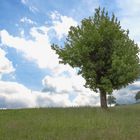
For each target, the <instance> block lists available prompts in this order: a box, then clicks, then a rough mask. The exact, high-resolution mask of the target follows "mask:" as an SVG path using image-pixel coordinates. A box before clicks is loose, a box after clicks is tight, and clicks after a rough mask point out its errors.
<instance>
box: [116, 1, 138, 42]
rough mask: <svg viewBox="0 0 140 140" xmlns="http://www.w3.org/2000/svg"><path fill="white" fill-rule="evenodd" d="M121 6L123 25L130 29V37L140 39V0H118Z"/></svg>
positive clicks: (119, 11) (120, 14)
mask: <svg viewBox="0 0 140 140" xmlns="http://www.w3.org/2000/svg"><path fill="white" fill-rule="evenodd" d="M116 2H117V6H118V8H119V10H118V12H117V13H118V15H119V17H120V20H121V25H122V26H123V28H125V29H129V30H130V37H131V38H132V39H134V40H135V41H136V42H138V41H140V34H139V32H140V28H139V22H140V16H139V14H140V8H139V7H140V1H139V0H133V1H131V0H125V1H121V0H116Z"/></svg>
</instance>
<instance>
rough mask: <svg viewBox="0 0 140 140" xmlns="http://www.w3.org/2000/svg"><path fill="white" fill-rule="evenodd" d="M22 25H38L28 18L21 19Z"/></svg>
mask: <svg viewBox="0 0 140 140" xmlns="http://www.w3.org/2000/svg"><path fill="white" fill-rule="evenodd" d="M20 22H21V23H28V24H32V25H36V22H35V21H32V20H31V19H29V18H27V17H23V18H21V19H20Z"/></svg>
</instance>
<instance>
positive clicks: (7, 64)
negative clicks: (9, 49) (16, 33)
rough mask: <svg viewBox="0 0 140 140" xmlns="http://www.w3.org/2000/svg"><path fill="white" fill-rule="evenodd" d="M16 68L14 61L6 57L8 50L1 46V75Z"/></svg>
mask: <svg viewBox="0 0 140 140" xmlns="http://www.w3.org/2000/svg"><path fill="white" fill-rule="evenodd" d="M14 70H15V69H14V67H13V64H12V62H11V61H10V60H9V59H8V58H6V52H5V51H4V50H3V49H1V48H0V75H2V74H9V73H11V72H13V71H14Z"/></svg>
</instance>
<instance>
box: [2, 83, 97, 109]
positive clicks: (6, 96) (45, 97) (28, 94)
mask: <svg viewBox="0 0 140 140" xmlns="http://www.w3.org/2000/svg"><path fill="white" fill-rule="evenodd" d="M87 94H88V93H87ZM94 97H95V95H91V94H89V95H87V96H86V94H78V93H77V95H76V97H75V99H74V100H71V99H70V97H69V94H66V93H63V94H57V93H55V94H52V93H50V92H47V93H42V92H37V91H31V90H29V89H28V88H26V87H25V86H23V85H22V84H19V83H16V82H4V81H0V108H9V109H12V108H32V107H68V106H81V105H98V103H97V102H98V100H96V98H94ZM83 99H84V100H83Z"/></svg>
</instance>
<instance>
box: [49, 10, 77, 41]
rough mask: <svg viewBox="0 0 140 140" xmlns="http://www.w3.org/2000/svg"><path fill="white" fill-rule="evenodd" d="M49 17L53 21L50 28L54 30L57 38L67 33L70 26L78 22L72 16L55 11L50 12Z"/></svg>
mask: <svg viewBox="0 0 140 140" xmlns="http://www.w3.org/2000/svg"><path fill="white" fill-rule="evenodd" d="M51 18H52V22H53V26H52V28H53V29H54V30H55V32H56V34H57V36H58V38H59V39H61V38H63V36H65V35H67V34H68V31H69V28H70V27H71V26H77V24H78V23H77V22H76V21H75V20H74V19H73V18H71V17H67V16H63V15H60V14H59V13H58V12H57V11H55V12H53V13H52V14H51Z"/></svg>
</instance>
